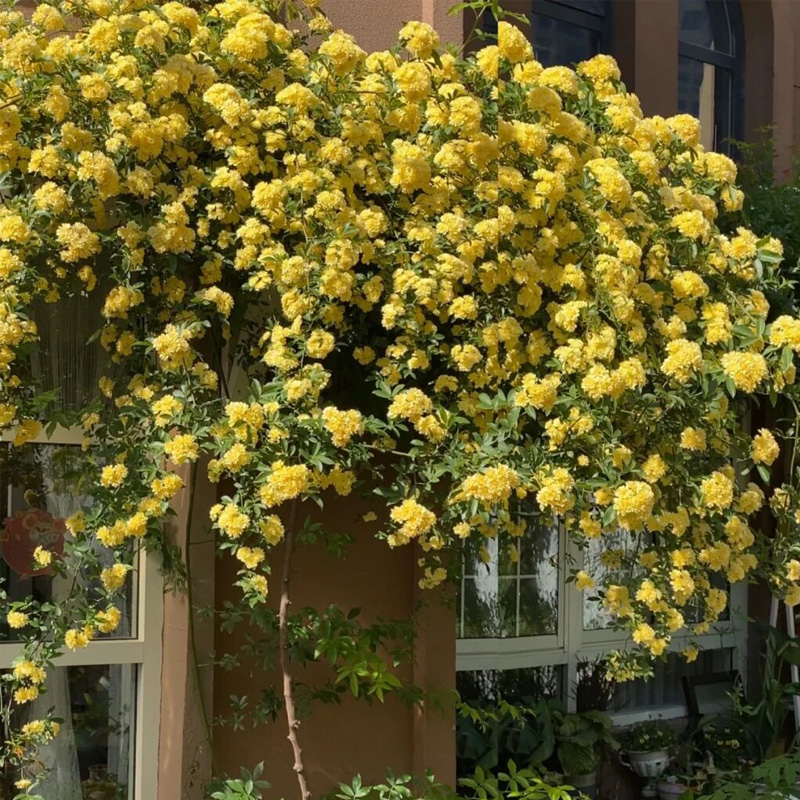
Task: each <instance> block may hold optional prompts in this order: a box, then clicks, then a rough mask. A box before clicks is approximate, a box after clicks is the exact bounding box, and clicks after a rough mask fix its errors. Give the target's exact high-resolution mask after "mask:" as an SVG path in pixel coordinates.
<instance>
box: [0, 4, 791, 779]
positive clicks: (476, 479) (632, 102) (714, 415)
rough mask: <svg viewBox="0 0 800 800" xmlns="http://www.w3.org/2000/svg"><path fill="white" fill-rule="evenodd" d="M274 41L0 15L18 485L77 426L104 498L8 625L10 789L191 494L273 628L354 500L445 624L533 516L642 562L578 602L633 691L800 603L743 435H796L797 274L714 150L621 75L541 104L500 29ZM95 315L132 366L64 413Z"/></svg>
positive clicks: (611, 564) (4, 315) (6, 304)
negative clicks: (745, 591) (52, 579)
mask: <svg viewBox="0 0 800 800" xmlns="http://www.w3.org/2000/svg"><path fill="white" fill-rule="evenodd" d="M7 5H8V4H7ZM278 5H281V6H282V5H283V4H278V3H275V2H270V0H253V1H252V2H248V0H224V2H221V3H218V4H216V5H214V6H212V7H210V8H207V9H205V10H201V11H198V10H195V8H193V7H191V6H190V5H186V4H183V3H180V2H167V3H164V4H156V3H151V2H148V1H147V0H86V1H85V2H78V0H74V2H63V3H42V4H40V5H39V6H38V7H37V9H36V11H35V12H34V13H33V16H32V18H31V19H26V18H25V17H23V15H22V14H20V13H18V12H16V11H14V10H12V9H11V8H10V6H9V7H8V8H7V9H6V10H5V11H4V12H3V13H2V16H1V17H0V53H1V57H2V60H1V61H0V86H1V87H2V89H1V90H0V91H2V105H0V172H1V173H2V175H1V178H2V206H1V207H0V337H1V339H2V342H1V346H0V370H1V373H0V375H1V376H2V377H1V379H0V395H1V396H0V403H1V405H0V423H1V424H2V426H3V427H4V428H6V429H8V430H9V431H11V435H12V436H13V452H19V453H24V452H25V449H26V448H29V447H31V444H30V442H31V440H32V439H34V438H36V437H37V436H40V435H41V432H42V429H43V426H44V428H45V430H47V429H49V427H50V426H51V425H52V424H55V423H56V422H58V423H60V424H62V425H69V424H76V425H80V426H82V428H83V430H84V432H85V438H84V449H85V451H86V452H85V457H84V462H85V465H84V468H85V471H86V472H87V473H88V474H89V476H90V478H91V481H92V485H93V486H94V487H95V488H94V489H93V501H92V503H91V504H90V505H87V507H86V508H85V509H83V510H82V511H80V512H78V513H76V514H74V515H73V516H71V517H70V518H69V519H68V520H67V527H68V529H69V532H70V536H69V537H68V541H67V544H66V553H65V554H64V556H63V557H61V556H59V555H58V554H54V553H52V552H49V551H47V550H46V549H45V550H40V551H37V554H36V560H37V566H40V567H42V566H46V565H47V564H48V563H50V562H51V561H52V568H53V569H55V570H56V571H57V572H59V573H61V574H63V575H66V576H73V575H75V574H76V573H78V572H80V573H81V574H82V575H83V576H84V579H83V580H81V581H73V585H74V587H75V589H74V591H73V592H72V593H71V594H70V595H69V596H68V597H67V598H64V599H61V600H59V601H58V602H49V603H46V604H39V603H37V602H36V601H35V600H34V599H33V598H30V599H27V600H25V601H22V602H15V603H8V604H7V609H6V611H7V620H8V623H9V625H10V626H11V627H12V628H14V629H15V630H17V631H18V632H19V633H20V635H21V638H22V640H23V645H22V648H21V650H22V654H21V656H20V658H19V660H18V662H17V663H16V666H15V667H14V668H13V670H12V671H11V672H10V673H9V674H7V675H6V676H5V677H4V681H5V683H4V696H5V697H6V698H10V700H9V702H8V703H7V704H6V708H5V711H4V713H5V720H6V723H7V724H11V728H10V731H11V732H10V733H9V735H8V738H7V741H6V746H5V751H6V756H7V758H9V759H11V762H12V763H14V764H17V765H24V764H26V763H28V762H29V761H30V759H31V758H32V757H33V754H34V753H35V750H36V747H37V745H38V744H39V743H41V742H42V741H45V740H47V739H49V738H51V737H52V736H53V735H55V733H56V731H57V723H56V722H55V721H54V720H52V719H42V720H35V721H33V722H30V721H29V722H27V723H25V725H24V726H17V727H14V725H13V724H12V723H13V721H14V720H15V719H18V718H19V716H18V715H17V712H18V710H19V709H20V707H22V706H24V705H25V704H26V703H29V702H30V701H31V700H33V699H35V698H36V697H37V695H38V694H39V693H40V692H42V691H44V690H45V688H46V674H47V673H46V671H47V668H48V665H50V664H51V663H52V660H53V658H54V657H55V656H56V655H57V654H58V653H60V652H62V651H64V649H78V648H82V647H85V646H86V645H87V644H88V642H89V641H90V640H91V639H92V638H93V637H96V636H98V635H100V634H103V633H108V632H111V631H113V630H114V628H115V627H116V626H117V625H118V624H119V620H120V612H119V610H118V608H117V605H116V602H115V597H116V595H117V594H118V593H119V592H120V591H121V590H122V588H123V586H124V584H125V581H126V576H127V575H128V573H129V572H130V571H131V570H133V569H134V568H135V564H136V561H135V556H136V553H137V552H138V551H139V550H141V549H142V548H145V549H147V550H151V551H156V552H159V553H162V554H167V555H169V554H170V553H171V552H172V551H171V550H170V544H169V537H168V534H167V533H166V529H165V520H166V518H167V515H168V513H169V509H170V502H171V501H174V500H175V499H176V498H177V497H178V496H179V495H180V493H182V492H187V491H189V490H190V488H191V487H190V486H188V484H193V482H194V480H195V477H196V474H197V471H198V470H204V471H206V472H207V474H208V477H209V478H210V479H211V481H213V482H215V483H218V493H217V495H216V497H215V498H214V500H215V502H214V503H213V505H211V503H209V505H211V507H210V520H211V523H213V526H214V528H215V529H216V530H217V531H218V536H217V542H218V546H219V548H220V549H221V550H223V551H226V552H228V553H230V554H231V555H232V556H234V557H235V558H236V559H238V562H239V563H240V570H239V574H238V579H237V586H238V587H239V588H240V590H241V597H242V603H243V604H244V605H245V606H248V607H255V606H257V605H259V604H262V603H264V602H266V598H267V595H268V592H269V590H270V586H269V581H270V576H271V570H272V568H273V566H274V565H273V563H272V559H271V554H272V550H273V548H274V547H276V545H278V544H279V543H281V542H282V541H284V540H285V539H287V538H288V537H289V536H290V535H293V534H294V532H295V528H297V527H298V522H297V519H298V518H297V515H296V513H295V511H296V508H297V504H298V502H299V503H305V502H307V501H312V500H313V501H315V502H316V503H318V504H320V505H323V504H324V503H325V502H326V499H327V498H329V497H330V496H331V495H332V494H336V493H338V494H339V495H349V494H350V493H352V492H362V493H366V494H369V495H371V496H373V497H374V496H375V494H376V493H377V495H378V498H379V499H378V500H377V502H375V503H374V508H375V513H371V514H369V515H368V519H370V520H371V521H372V524H373V525H374V531H375V535H377V536H379V537H381V538H383V539H385V540H386V543H387V546H389V547H404V546H411V545H412V543H413V546H414V547H416V548H418V552H419V558H420V561H421V566H422V568H423V578H422V584H423V586H425V587H429V588H433V587H435V586H437V585H438V584H440V583H441V582H443V581H444V580H445V579H446V578H447V576H448V570H455V566H454V565H457V563H458V559H457V558H456V559H453V558H448V557H447V554H448V552H453V551H455V552H458V551H459V547H460V545H461V544H462V542H463V541H464V540H470V541H471V542H478V543H481V542H485V541H486V540H489V539H493V538H496V537H499V536H501V537H503V539H504V540H507V541H509V542H510V543H511V544H510V545H509V557H510V558H511V559H512V560H513V559H515V558H517V557H518V555H517V553H518V549H517V547H516V546H515V544H514V543H515V542H516V541H519V540H524V539H525V537H526V536H529V535H531V533H530V531H528V530H526V524H525V519H526V518H527V516H528V515H529V512H531V511H533V512H538V513H541V515H543V517H544V518H546V519H549V518H551V517H552V516H553V515H558V517H560V518H561V519H562V520H563V523H564V525H565V526H566V528H567V530H568V532H569V535H570V536H572V537H573V538H574V539H575V540H576V541H577V542H578V543H579V544H581V545H585V544H586V542H587V541H588V540H590V539H600V540H602V539H603V537H606V536H608V535H610V534H614V535H615V536H616V535H617V533H618V531H619V530H620V529H622V530H623V531H625V532H628V534H629V536H628V541H629V545H627V546H625V547H622V548H619V547H611V546H608V547H606V548H605V549H604V552H603V563H604V570H603V574H602V576H595V575H592V574H589V573H588V572H587V571H585V570H578V568H577V567H578V566H579V565H574V566H573V567H571V570H572V572H573V573H574V578H575V582H576V585H577V587H578V588H580V589H583V590H584V591H587V592H590V593H593V594H594V595H596V596H597V598H598V602H599V603H601V604H602V606H603V607H604V608H605V609H606V610H607V611H608V612H610V613H611V614H613V616H614V618H615V620H616V623H617V624H618V625H620V626H622V627H624V628H626V629H628V630H629V631H630V634H631V646H630V648H629V649H628V650H627V651H626V652H625V653H621V654H618V655H617V656H615V658H614V659H613V662H612V668H613V669H614V670H615V671H616V674H617V677H619V678H623V679H624V678H630V677H633V676H634V675H637V674H640V673H641V672H642V671H646V669H647V667H646V665H647V663H649V661H650V660H651V659H652V658H654V657H663V656H665V654H666V653H667V652H668V650H669V648H670V641H671V638H672V637H673V636H674V635H675V634H676V633H677V632H678V631H680V630H682V629H685V628H687V627H688V630H689V633H690V637H691V635H692V634H702V633H704V632H707V631H709V630H710V629H711V627H712V626H713V624H714V622H715V621H716V620H717V619H718V618H719V617H720V615H721V614H722V613H723V612H724V611H725V609H726V605H727V594H726V592H725V590H724V587H725V584H726V582H730V583H736V582H738V581H743V580H747V579H748V578H750V577H751V576H755V575H760V576H761V577H762V578H763V579H765V580H767V581H768V582H769V584H770V586H771V587H772V588H773V590H774V591H775V592H776V593H778V594H779V595H781V596H782V597H785V598H786V600H787V602H790V603H795V602H797V601H798V600H799V599H800V583H798V581H799V580H800V546H798V545H796V544H795V542H794V533H793V532H794V530H796V525H797V522H796V519H795V514H796V510H797V507H798V492H797V490H796V488H795V487H794V485H793V484H791V483H790V484H787V485H786V486H783V487H782V488H781V489H779V490H777V491H775V492H774V494H773V495H772V497H771V500H770V505H771V506H772V507H773V510H774V512H775V514H776V516H777V518H778V525H777V534H775V538H768V537H767V536H766V535H765V534H764V533H761V532H760V531H759V530H758V528H756V527H755V526H754V524H753V515H754V514H756V512H758V511H759V510H760V509H761V508H762V506H764V505H765V496H764V494H763V492H762V490H761V489H759V488H758V486H757V485H756V483H755V482H754V481H753V480H752V479H751V478H748V475H749V473H751V472H752V471H753V470H754V469H757V470H758V471H759V472H761V473H762V478H763V479H765V480H766V479H768V478H769V474H768V471H767V470H768V467H769V465H771V464H772V463H773V462H775V461H776V459H777V458H778V457H779V456H780V455H781V442H782V441H783V438H784V437H783V436H782V434H781V433H780V432H779V431H770V430H767V429H762V430H755V431H750V430H748V429H747V428H746V427H745V424H744V421H745V410H746V408H747V407H748V404H750V403H751V402H752V397H753V396H754V395H763V396H765V397H766V396H771V397H772V398H773V400H775V399H776V398H777V397H778V396H784V397H786V398H788V401H787V402H789V403H791V404H794V403H795V402H796V395H797V389H796V386H795V384H794V378H795V366H794V358H795V354H796V353H797V352H798V351H800V320H798V319H795V318H794V317H790V316H786V315H784V316H778V317H777V318H773V317H771V315H770V307H769V303H768V301H767V299H766V296H767V294H769V293H771V292H772V293H780V292H783V293H785V292H786V291H787V289H788V288H789V285H788V283H787V281H786V280H785V279H784V278H782V277H781V274H780V272H779V270H778V266H779V263H780V261H781V245H780V243H779V242H778V241H775V240H773V239H766V240H760V239H759V238H758V237H757V236H756V235H754V234H753V233H752V232H751V231H749V230H746V229H743V228H740V229H738V230H737V231H736V233H735V234H734V235H731V236H726V235H723V234H722V233H721V232H720V230H719V228H718V227H717V219H718V217H719V215H720V214H730V213H733V212H736V211H737V210H738V209H739V208H740V207H741V204H742V194H741V192H740V191H739V190H738V189H737V188H736V186H735V179H736V167H735V165H734V164H733V163H732V162H731V160H730V159H728V158H727V157H725V156H724V155H719V154H717V153H712V152H707V151H705V150H704V148H703V147H702V146H701V145H700V144H699V142H700V129H699V125H698V122H697V120H695V119H693V118H691V117H689V116H685V115H680V116H676V117H672V118H670V119H663V118H660V117H653V118H644V117H643V116H642V113H641V109H640V106H639V102H638V100H637V98H636V97H635V96H634V95H632V94H629V93H628V92H627V91H626V90H625V88H624V86H623V85H622V83H621V82H620V73H619V70H618V68H617V66H616V64H615V63H614V61H613V59H611V58H609V57H607V56H597V57H596V58H593V59H591V60H590V61H586V62H584V63H582V64H579V65H578V66H577V68H576V70H574V71H573V70H572V69H568V68H566V67H550V68H547V69H544V68H542V66H541V65H540V64H539V63H538V62H537V61H536V60H535V58H534V54H533V52H532V51H531V47H530V45H529V43H528V41H527V40H526V39H525V37H524V36H523V35H522V34H521V33H520V32H519V31H518V30H517V29H516V28H515V27H513V26H512V25H511V24H509V23H506V22H501V23H500V25H499V35H498V39H497V43H496V44H493V45H491V46H487V47H483V48H482V49H480V50H478V51H477V52H476V53H475V54H474V55H470V56H468V57H462V56H461V55H459V54H458V53H457V52H456V51H454V50H445V49H443V48H442V47H441V46H440V42H439V38H438V36H437V34H436V32H435V31H434V30H433V29H432V28H430V27H429V26H428V25H425V24H422V23H419V22H411V23H409V24H407V25H406V26H405V27H404V28H403V29H402V30H401V31H400V34H399V41H398V44H397V45H396V46H395V47H394V48H392V49H391V50H388V51H385V52H378V53H372V54H367V53H365V52H364V51H363V50H361V48H360V47H359V46H358V45H357V44H356V42H355V40H354V39H353V38H352V37H351V36H349V35H348V34H347V33H344V32H342V31H331V28H330V24H329V22H328V20H327V19H326V17H325V16H324V15H323V13H322V12H321V10H319V9H318V8H317V5H318V3H317V2H312V0H305V3H304V4H302V3H300V4H299V9H298V11H299V12H300V14H301V16H303V17H304V20H305V21H304V23H303V24H302V25H299V26H297V28H298V29H297V30H295V29H294V28H293V27H292V24H293V23H291V22H286V24H282V23H280V22H278V21H276V20H277V16H276V15H275V14H274V13H273V12H275V11H276V6H278ZM301 30H302V31H304V32H301ZM95 298H99V300H96V299H95ZM64 303H66V304H69V306H68V307H69V308H71V309H73V310H74V313H75V314H77V315H81V316H85V317H87V318H90V317H91V315H92V313H94V311H93V310H94V309H97V310H98V311H97V316H98V323H97V327H98V335H97V337H96V338H93V339H92V340H91V341H90V342H89V343H87V345H86V346H87V348H88V349H94V350H97V351H98V353H101V354H104V355H103V361H102V363H103V364H104V367H103V375H102V377H101V378H100V380H99V383H98V386H97V390H96V391H95V392H94V393H93V396H92V397H90V398H88V399H87V401H86V402H85V404H81V407H80V408H78V409H75V408H72V409H66V410H65V409H64V408H63V406H64V403H63V402H62V400H60V399H59V398H58V397H54V395H53V393H52V392H47V391H45V388H46V387H45V382H43V381H42V380H41V379H40V378H41V376H40V375H39V374H38V373H37V372H36V370H34V369H33V367H32V365H33V364H34V363H35V361H36V355H37V352H40V350H41V342H40V339H39V334H38V333H37V321H38V322H39V323H40V324H39V328H40V327H41V321H42V320H46V319H47V315H48V313H49V309H51V308H53V307H55V306H58V304H64ZM773 316H774V315H773ZM98 357H99V356H98ZM791 446H792V445H791V442H789V443H788V444H785V445H784V448H783V449H784V450H788V449H790V447H791ZM521 512H524V515H523V514H522V513H521ZM330 527H331V529H333V528H337V527H338V526H337V525H336V524H335V521H331V524H330ZM326 531H327V528H324V529H323V530H322V533H321V534H320V535H321V536H322V537H323V538H324V537H325V536H326V535H327V533H326ZM616 540H618V539H615V541H616ZM484 552H485V553H486V556H487V557H488V551H484ZM109 554H113V558H111V563H110V564H109ZM684 655H685V656H686V658H688V659H691V658H693V657H694V656H696V649H695V648H694V647H693V646H689V647H688V648H687V649H685V650H684ZM26 780H27V779H23V781H22V785H23V786H24V785H27V784H26V783H25V781H26Z"/></svg>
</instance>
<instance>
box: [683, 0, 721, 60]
mask: <svg viewBox="0 0 800 800" xmlns="http://www.w3.org/2000/svg"><path fill="white" fill-rule="evenodd" d="M680 41H682V42H686V43H687V44H694V45H697V46H698V47H705V48H707V49H709V50H716V51H718V52H720V53H731V54H732V53H733V44H734V37H733V31H732V26H731V20H730V16H729V14H728V3H727V2H720V0H680Z"/></svg>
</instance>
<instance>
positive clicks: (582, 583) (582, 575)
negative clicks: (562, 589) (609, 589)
mask: <svg viewBox="0 0 800 800" xmlns="http://www.w3.org/2000/svg"><path fill="white" fill-rule="evenodd" d="M595 586H596V584H595V582H594V578H592V576H591V575H589V573H588V572H584V571H583V570H579V571H578V572H577V573H576V574H575V588H576V589H579V590H580V591H584V590H586V589H594V587H595Z"/></svg>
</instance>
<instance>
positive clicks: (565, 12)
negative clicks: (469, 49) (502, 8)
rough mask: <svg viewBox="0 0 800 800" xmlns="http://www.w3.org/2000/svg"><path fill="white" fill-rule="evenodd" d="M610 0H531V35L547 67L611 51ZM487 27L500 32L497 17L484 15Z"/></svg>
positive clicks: (572, 62)
mask: <svg viewBox="0 0 800 800" xmlns="http://www.w3.org/2000/svg"><path fill="white" fill-rule="evenodd" d="M610 5H611V4H610V3H609V2H608V0H531V3H530V9H531V10H530V12H529V13H528V18H529V19H530V31H529V35H530V37H531V41H532V42H533V49H534V53H535V54H536V59H537V60H538V61H539V62H541V63H542V64H543V65H544V66H545V67H552V66H555V65H559V64H566V65H570V64H577V63H578V62H579V61H585V60H586V59H588V58H591V57H592V56H596V55H597V54H598V53H610V52H611V29H610V17H611V15H610ZM484 19H485V21H484V30H485V31H486V32H487V33H488V34H496V33H497V20H496V19H495V18H494V16H493V15H492V14H485V15H484Z"/></svg>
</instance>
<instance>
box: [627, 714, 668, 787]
mask: <svg viewBox="0 0 800 800" xmlns="http://www.w3.org/2000/svg"><path fill="white" fill-rule="evenodd" d="M619 738H620V744H621V747H622V750H623V753H624V757H623V758H622V759H621V760H622V763H623V764H625V765H626V766H627V767H628V768H629V769H630V770H631V771H632V772H633V774H634V775H637V776H638V777H640V778H644V779H645V780H646V781H647V787H646V789H647V793H648V795H649V796H650V797H653V796H655V790H654V789H653V779H654V778H660V777H661V776H662V775H663V774H664V770H666V768H667V767H668V766H669V763H670V761H671V760H672V753H673V750H674V748H675V747H676V745H677V744H678V737H677V735H676V734H675V731H674V730H673V728H672V726H671V725H670V724H669V723H668V722H665V721H664V720H649V721H647V722H640V723H639V724H638V725H633V726H632V727H630V728H628V729H627V730H625V731H623V732H622V733H621V734H620V737H619Z"/></svg>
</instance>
